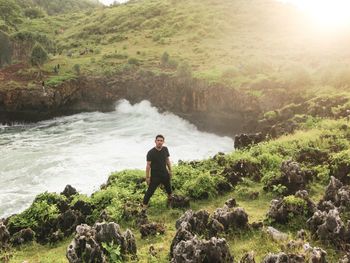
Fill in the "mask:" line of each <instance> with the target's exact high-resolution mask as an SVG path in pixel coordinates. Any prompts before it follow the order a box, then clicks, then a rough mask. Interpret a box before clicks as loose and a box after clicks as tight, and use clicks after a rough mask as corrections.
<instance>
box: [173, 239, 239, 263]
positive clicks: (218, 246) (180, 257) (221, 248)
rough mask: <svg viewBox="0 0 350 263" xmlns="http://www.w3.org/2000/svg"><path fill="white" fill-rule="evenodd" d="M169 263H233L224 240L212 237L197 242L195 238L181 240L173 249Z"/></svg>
mask: <svg viewBox="0 0 350 263" xmlns="http://www.w3.org/2000/svg"><path fill="white" fill-rule="evenodd" d="M170 262H171V263H200V262H217V263H230V262H233V256H232V255H231V253H230V250H229V247H228V244H227V242H226V240H225V239H224V238H216V237H212V238H211V239H210V240H199V239H198V238H197V237H196V236H195V237H193V238H191V239H189V240H186V241H185V240H182V241H181V242H179V243H178V244H177V245H176V246H175V247H174V249H173V256H172V258H171V261H170Z"/></svg>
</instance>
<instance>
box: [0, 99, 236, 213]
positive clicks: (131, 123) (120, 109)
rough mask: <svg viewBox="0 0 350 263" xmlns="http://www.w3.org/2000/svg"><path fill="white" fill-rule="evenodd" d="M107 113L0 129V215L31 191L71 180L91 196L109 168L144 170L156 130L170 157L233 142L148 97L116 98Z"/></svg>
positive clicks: (205, 152) (17, 207)
mask: <svg viewBox="0 0 350 263" xmlns="http://www.w3.org/2000/svg"><path fill="white" fill-rule="evenodd" d="M115 109H116V110H115V111H114V112H109V113H101V112H90V113H81V114H76V115H73V116H66V117H61V118H55V119H52V120H48V121H42V122H39V123H37V124H30V125H25V124H22V125H19V126H10V127H9V126H7V127H4V126H2V129H0V156H1V159H0V178H1V180H0V188H1V192H0V217H1V216H8V215H10V214H12V213H15V212H19V211H21V210H23V208H25V207H27V206H29V205H30V203H31V202H32V200H33V199H34V197H35V195H37V194H39V193H41V192H44V191H50V192H61V191H62V190H63V189H64V187H65V185H67V184H71V185H72V186H74V187H76V188H77V190H78V191H80V192H82V193H86V194H91V193H92V192H93V191H95V190H97V189H98V188H99V186H100V185H101V184H102V183H104V182H105V181H106V180H107V178H108V176H109V174H110V173H111V172H113V171H120V170H123V169H128V168H130V169H131V168H139V169H144V167H145V158H146V157H145V156H146V153H147V151H148V150H149V149H151V148H152V147H153V146H154V138H155V136H156V135H157V134H163V135H164V136H165V140H166V145H167V146H168V147H169V151H170V155H171V159H172V161H173V162H176V161H177V160H179V159H181V160H194V159H203V158H207V157H209V156H212V155H214V154H216V153H217V152H219V151H222V152H228V151H232V150H233V140H232V139H231V138H228V137H220V136H217V135H214V134H210V133H205V132H200V131H198V130H197V128H196V127H195V126H194V125H192V124H190V123H189V122H187V121H185V120H183V119H181V118H180V117H178V116H175V115H174V114H171V113H159V112H158V110H157V109H156V108H155V107H152V106H151V104H150V103H149V102H148V101H142V102H140V103H138V104H135V105H131V104H130V103H129V102H128V101H126V100H122V101H119V102H118V103H117V104H116V108H115Z"/></svg>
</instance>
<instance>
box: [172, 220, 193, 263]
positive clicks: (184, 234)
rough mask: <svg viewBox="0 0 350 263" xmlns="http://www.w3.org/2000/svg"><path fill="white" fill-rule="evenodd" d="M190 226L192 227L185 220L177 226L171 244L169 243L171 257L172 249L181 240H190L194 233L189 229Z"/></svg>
mask: <svg viewBox="0 0 350 263" xmlns="http://www.w3.org/2000/svg"><path fill="white" fill-rule="evenodd" d="M191 228H192V227H191V225H190V224H189V223H188V222H186V221H184V222H182V223H181V224H180V225H179V226H178V227H177V231H176V234H175V237H174V238H173V240H172V242H171V245H170V257H171V258H172V257H173V250H174V248H175V247H176V246H177V244H179V243H180V242H181V241H187V240H191V239H192V238H193V237H194V235H193V234H192V233H191V231H190V229H191Z"/></svg>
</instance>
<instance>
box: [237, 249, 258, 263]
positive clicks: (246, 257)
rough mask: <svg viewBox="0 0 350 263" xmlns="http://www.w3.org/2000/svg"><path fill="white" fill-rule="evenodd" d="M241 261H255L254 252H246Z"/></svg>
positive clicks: (249, 262)
mask: <svg viewBox="0 0 350 263" xmlns="http://www.w3.org/2000/svg"><path fill="white" fill-rule="evenodd" d="M239 263H255V258H254V252H253V251H251V252H248V253H245V254H244V255H243V257H242V258H241V260H240V261H239Z"/></svg>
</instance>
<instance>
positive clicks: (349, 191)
mask: <svg viewBox="0 0 350 263" xmlns="http://www.w3.org/2000/svg"><path fill="white" fill-rule="evenodd" d="M327 201H328V203H326V204H329V201H330V202H331V203H332V204H333V205H334V206H335V207H338V208H343V209H346V208H350V186H349V185H343V184H342V182H341V181H340V180H338V179H337V178H335V177H333V176H331V180H330V182H329V184H328V185H327V188H326V191H325V194H324V197H323V199H322V200H321V202H320V204H319V209H321V208H322V206H325V204H324V203H325V202H327ZM322 211H323V210H322Z"/></svg>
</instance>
